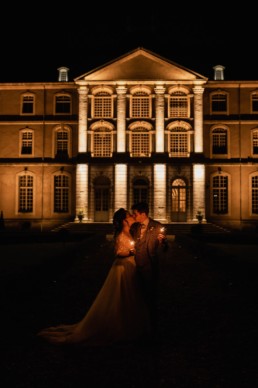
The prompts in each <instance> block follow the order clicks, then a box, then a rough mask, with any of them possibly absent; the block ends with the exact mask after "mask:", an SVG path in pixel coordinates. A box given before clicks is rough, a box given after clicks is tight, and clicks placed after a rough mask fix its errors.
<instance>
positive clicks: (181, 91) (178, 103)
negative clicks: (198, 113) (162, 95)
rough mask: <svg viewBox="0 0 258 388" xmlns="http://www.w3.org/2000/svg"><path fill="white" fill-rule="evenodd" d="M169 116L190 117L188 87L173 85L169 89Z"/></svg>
mask: <svg viewBox="0 0 258 388" xmlns="http://www.w3.org/2000/svg"><path fill="white" fill-rule="evenodd" d="M168 117H170V118H188V117H190V94H189V90H188V89H186V88H183V87H173V88H171V89H169V96H168Z"/></svg>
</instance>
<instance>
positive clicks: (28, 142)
mask: <svg viewBox="0 0 258 388" xmlns="http://www.w3.org/2000/svg"><path fill="white" fill-rule="evenodd" d="M33 146H34V139H33V131H32V130H30V129H23V130H21V131H20V156H33Z"/></svg>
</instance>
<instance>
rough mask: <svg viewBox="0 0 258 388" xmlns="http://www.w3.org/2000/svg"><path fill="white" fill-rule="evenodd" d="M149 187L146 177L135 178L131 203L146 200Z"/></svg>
mask: <svg viewBox="0 0 258 388" xmlns="http://www.w3.org/2000/svg"><path fill="white" fill-rule="evenodd" d="M148 200H149V187H148V182H147V180H146V179H143V178H137V179H135V180H134V182H133V203H137V202H142V201H143V202H148Z"/></svg>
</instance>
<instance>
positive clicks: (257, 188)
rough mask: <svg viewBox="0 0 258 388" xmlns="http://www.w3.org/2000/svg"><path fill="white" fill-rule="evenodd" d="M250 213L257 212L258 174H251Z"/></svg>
mask: <svg viewBox="0 0 258 388" xmlns="http://www.w3.org/2000/svg"><path fill="white" fill-rule="evenodd" d="M251 179H252V214H258V175H253V176H252V178H251Z"/></svg>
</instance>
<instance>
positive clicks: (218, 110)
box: [211, 92, 228, 114]
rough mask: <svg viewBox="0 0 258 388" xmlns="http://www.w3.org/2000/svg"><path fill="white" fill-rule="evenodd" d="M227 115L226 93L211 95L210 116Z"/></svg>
mask: <svg viewBox="0 0 258 388" xmlns="http://www.w3.org/2000/svg"><path fill="white" fill-rule="evenodd" d="M227 113H228V93H225V92H214V93H211V114H227Z"/></svg>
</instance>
